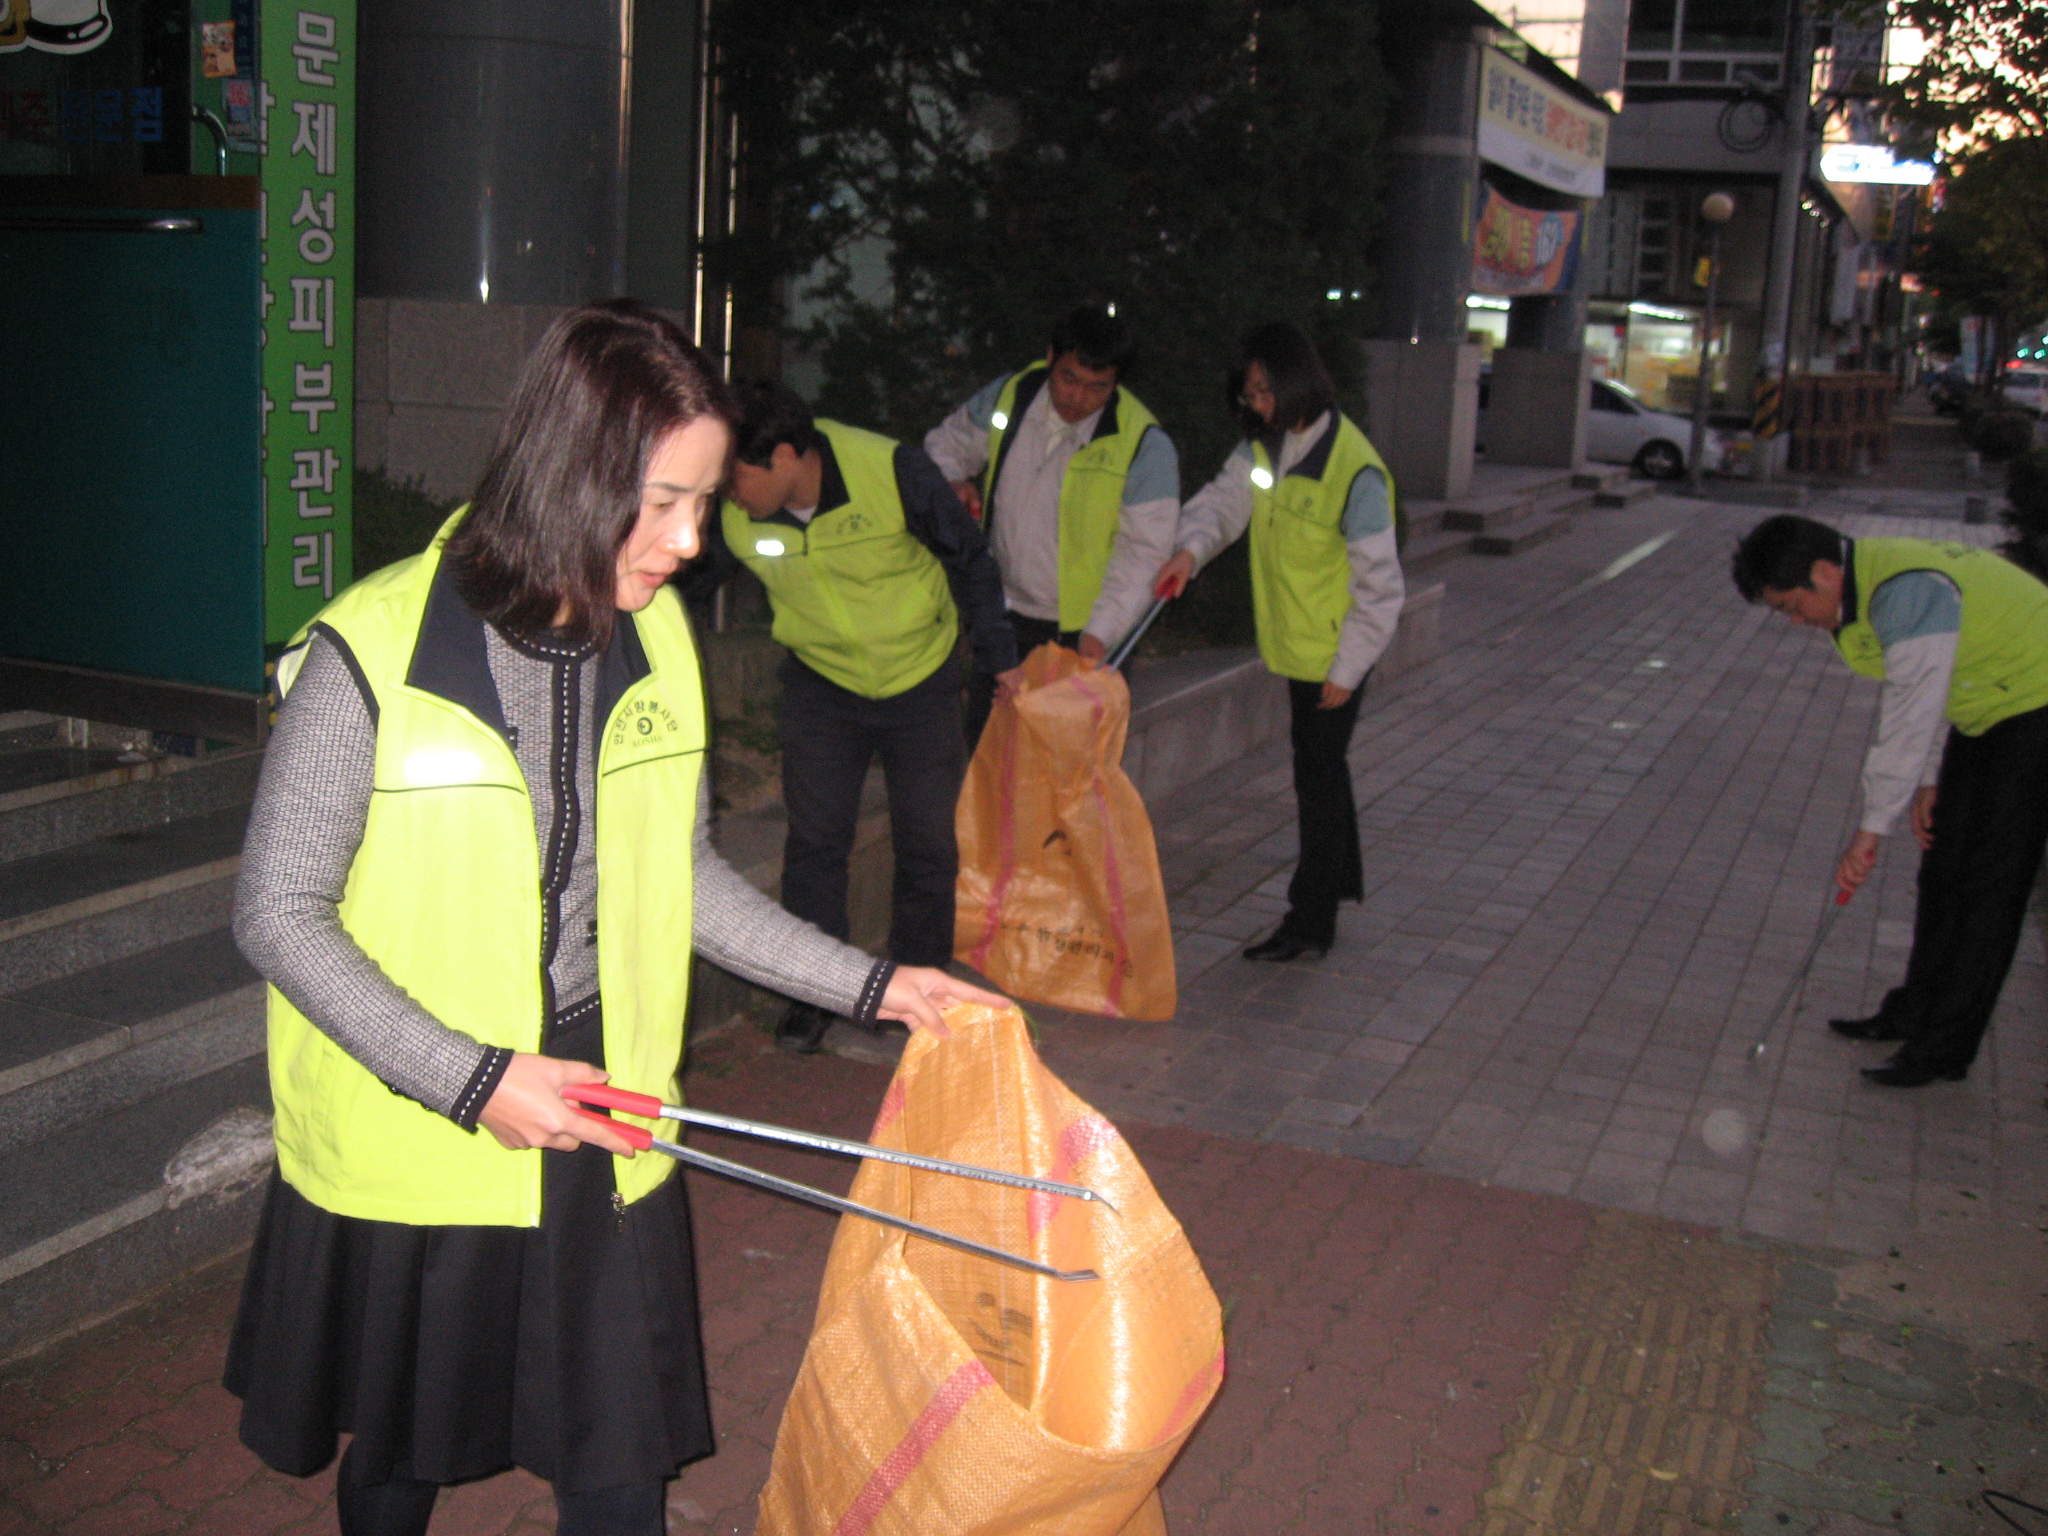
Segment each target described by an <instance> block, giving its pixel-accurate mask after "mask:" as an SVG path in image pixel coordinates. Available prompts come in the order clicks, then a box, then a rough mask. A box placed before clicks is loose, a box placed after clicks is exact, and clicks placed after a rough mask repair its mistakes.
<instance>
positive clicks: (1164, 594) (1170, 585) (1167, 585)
mask: <svg viewBox="0 0 2048 1536" xmlns="http://www.w3.org/2000/svg"><path fill="white" fill-rule="evenodd" d="M1186 588H1187V583H1186V582H1185V581H1182V580H1181V579H1180V578H1179V577H1178V576H1169V577H1167V578H1166V579H1165V580H1164V581H1162V582H1160V583H1159V585H1158V586H1156V587H1154V588H1153V589H1152V595H1153V596H1154V597H1156V598H1158V599H1159V601H1160V602H1162V603H1163V602H1165V601H1166V600H1167V599H1168V598H1171V597H1179V596H1180V595H1181V593H1182V592H1183V591H1185V590H1186Z"/></svg>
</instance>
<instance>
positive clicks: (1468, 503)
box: [1443, 490, 1535, 533]
mask: <svg viewBox="0 0 2048 1536" xmlns="http://www.w3.org/2000/svg"><path fill="white" fill-rule="evenodd" d="M1534 499H1535V498H1534V496H1533V495H1532V494H1530V493H1528V492H1525V491H1519V490H1517V491H1510V492H1507V493H1505V494H1502V495H1499V496H1476V497H1467V498H1465V499H1463V500H1460V501H1456V502H1453V503H1452V504H1451V505H1449V506H1447V507H1445V508H1444V511H1443V523H1444V527H1446V528H1449V529H1453V530H1455V531H1457V532H1460V533H1484V532H1485V531H1486V530H1487V529H1489V528H1498V527H1499V526H1500V525H1501V524H1502V523H1511V522H1513V521H1514V520H1515V519H1516V518H1518V517H1520V516H1522V515H1523V514H1524V513H1525V512H1527V511H1528V510H1529V504H1530V503H1531V502H1532V501H1533V500H1534Z"/></svg>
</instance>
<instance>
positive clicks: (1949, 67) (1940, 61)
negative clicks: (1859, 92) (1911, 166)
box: [1850, 0, 2048, 138]
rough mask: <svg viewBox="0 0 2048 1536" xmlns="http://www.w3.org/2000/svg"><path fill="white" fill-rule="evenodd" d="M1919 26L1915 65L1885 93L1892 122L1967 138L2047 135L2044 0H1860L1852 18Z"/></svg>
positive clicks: (2047, 27) (2047, 58) (2046, 16)
mask: <svg viewBox="0 0 2048 1536" xmlns="http://www.w3.org/2000/svg"><path fill="white" fill-rule="evenodd" d="M1887 10H1889V14H1890V18H1891V24H1892V25H1894V26H1900V27H1914V28H1917V29H1918V30H1919V31H1920V33H1921V35H1922V36H1923V37H1924V38H1925V39H1926V42H1927V52H1926V55H1925V57H1923V58H1922V59H1921V60H1920V62H1919V63H1918V64H1916V65H1914V66H1912V67H1911V68H1910V69H1909V70H1907V71H1906V72H1905V73H1904V74H1903V75H1901V76H1900V77H1899V78H1898V79H1895V80H1893V81H1891V82H1889V83H1888V84H1887V85H1886V86H1885V88H1884V91H1883V96H1884V100H1885V103H1886V105H1887V106H1888V107H1889V108H1890V110H1891V113H1892V115H1893V116H1894V117H1896V118H1898V119H1900V120H1902V121H1904V122H1908V123H1912V124H1914V125H1916V126H1918V127H1922V128H1928V129H1933V130H1936V131H1946V132H1952V133H1956V134H1960V135H1962V136H1964V137H1966V138H1979V137H1983V138H1990V137H1998V136H2004V135H2022V136H2034V135H2041V134H2048V6H2044V5H2043V4H2042V3H2041V0H1892V3H1891V4H1890V5H1889V7H1887V6H1886V4H1885V3H1884V0H1862V3H1860V4H1857V5H1855V6H1852V7H1851V8H1850V14H1853V15H1855V16H1857V17H1859V18H1860V19H1874V18H1879V17H1882V16H1884V15H1885V14H1886V12H1887Z"/></svg>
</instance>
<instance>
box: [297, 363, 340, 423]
mask: <svg viewBox="0 0 2048 1536" xmlns="http://www.w3.org/2000/svg"><path fill="white" fill-rule="evenodd" d="M292 393H293V399H292V407H291V408H292V409H293V410H295V411H297V412H298V413H299V414H300V415H301V416H304V417H305V418H306V430H307V431H308V432H318V431H319V430H320V413H321V412H322V411H331V410H334V409H336V408H337V407H336V403H335V399H334V364H332V363H322V364H320V366H319V367H317V368H308V367H307V366H306V365H305V364H304V363H294V364H292Z"/></svg>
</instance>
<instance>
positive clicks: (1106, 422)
mask: <svg viewBox="0 0 2048 1536" xmlns="http://www.w3.org/2000/svg"><path fill="white" fill-rule="evenodd" d="M1050 374H1051V368H1050V366H1049V365H1048V364H1045V363H1033V364H1032V365H1031V366H1030V367H1029V368H1026V369H1024V370H1023V371H1022V372H1020V373H1013V374H1011V375H1010V378H1009V380H1008V382H1006V383H1005V384H1004V385H1003V388H1002V393H1001V394H1000V395H999V396H998V397H997V399H996V408H995V411H994V413H993V414H992V415H991V416H990V417H989V428H988V468H987V469H986V470H985V471H984V472H983V475H982V483H981V502H982V505H983V506H984V507H986V508H988V509H990V511H991V513H993V511H994V510H995V504H996V477H997V476H998V475H999V474H1000V473H1001V472H1002V468H1003V445H1004V443H1005V442H1006V441H1007V440H1008V437H1009V431H1010V427H1011V425H1012V424H1013V423H1015V422H1016V421H1018V420H1019V419H1020V418H1021V417H1022V416H1023V414H1024V412H1025V411H1027V410H1029V409H1030V408H1031V402H1032V400H1033V399H1035V398H1036V397H1037V394H1038V392H1039V391H1040V390H1041V389H1043V388H1044V387H1045V381H1046V379H1047V378H1048V377H1049V376H1050ZM1158 424H1159V422H1158V419H1157V418H1156V417H1154V416H1153V414H1152V413H1151V412H1150V411H1148V410H1146V409H1145V407H1144V406H1143V405H1141V404H1140V403H1139V401H1138V397H1137V396H1136V395H1134V394H1132V393H1131V392H1130V391H1129V390H1127V389H1124V388H1122V387H1121V386H1119V387H1118V389H1117V391H1116V393H1115V394H1113V395H1111V396H1110V397H1109V404H1107V405H1105V406H1104V407H1103V408H1102V415H1101V416H1100V417H1098V418H1097V419H1096V425H1095V436H1094V437H1093V438H1092V439H1091V440H1090V441H1089V442H1088V443H1087V445H1086V446H1084V447H1083V448H1082V449H1081V450H1080V451H1079V452H1078V453H1076V454H1075V455H1074V456H1073V457H1072V458H1071V459H1069V460H1067V472H1066V474H1065V476H1064V477H1062V479H1061V481H1060V566H1059V569H1060V628H1061V629H1063V630H1077V629H1082V628H1085V627H1086V625H1087V623H1088V616H1089V615H1090V614H1091V613H1093V612H1094V611H1095V600H1096V598H1098V597H1100V596H1101V595H1102V578H1103V576H1104V575H1105V574H1107V572H1108V570H1109V555H1110V551H1111V550H1112V549H1114V548H1115V547H1116V530H1117V524H1118V522H1119V521H1121V519H1122V517H1123V511H1124V480H1125V479H1126V477H1128V476H1129V474H1130V472H1131V461H1132V460H1133V459H1135V458H1137V456H1138V446H1139V444H1141V443H1143V442H1144V440H1145V431H1146V429H1147V428H1148V427H1156V426H1157V425H1158Z"/></svg>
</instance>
